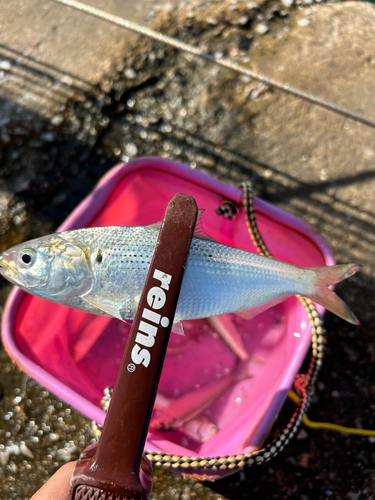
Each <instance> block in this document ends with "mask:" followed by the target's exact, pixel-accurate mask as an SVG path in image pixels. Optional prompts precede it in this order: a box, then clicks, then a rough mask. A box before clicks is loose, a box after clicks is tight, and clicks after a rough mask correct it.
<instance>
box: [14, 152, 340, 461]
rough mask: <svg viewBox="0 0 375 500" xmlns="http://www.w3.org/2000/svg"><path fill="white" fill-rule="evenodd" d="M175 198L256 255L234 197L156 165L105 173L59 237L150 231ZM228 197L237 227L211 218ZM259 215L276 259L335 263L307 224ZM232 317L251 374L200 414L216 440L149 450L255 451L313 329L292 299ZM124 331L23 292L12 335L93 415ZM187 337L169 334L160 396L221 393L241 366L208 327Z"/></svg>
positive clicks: (176, 441) (161, 437) (181, 439)
mask: <svg viewBox="0 0 375 500" xmlns="http://www.w3.org/2000/svg"><path fill="white" fill-rule="evenodd" d="M176 193H187V194H189V195H191V196H193V197H194V198H195V199H196V201H197V204H198V208H204V209H206V211H205V212H204V214H203V224H204V226H205V229H206V232H207V233H208V234H209V235H210V236H212V237H213V238H215V239H216V240H217V241H219V242H220V243H224V244H226V245H231V246H234V247H238V248H242V249H245V250H248V251H251V252H254V251H255V248H254V246H253V244H252V241H251V239H250V237H249V233H248V229H247V226H246V221H245V217H244V214H243V210H242V205H241V192H240V191H239V190H237V189H235V188H233V187H230V186H227V185H225V184H222V183H220V182H218V181H216V180H213V179H211V178H210V177H208V176H205V175H204V174H201V173H198V172H195V171H193V170H191V169H189V168H187V167H183V166H181V165H177V164H174V163H172V162H167V161H163V160H158V159H152V158H146V159H140V160H136V161H134V162H131V164H130V165H129V166H125V165H121V166H119V167H116V169H115V170H113V171H112V173H110V174H107V176H106V177H105V178H104V179H103V181H102V182H101V183H100V184H99V186H98V187H97V189H96V190H95V191H94V193H93V194H91V195H90V196H89V197H88V198H87V199H86V200H85V202H84V203H83V205H82V206H80V207H79V208H78V209H77V210H76V211H75V212H73V214H72V215H71V216H70V217H69V219H68V220H67V221H66V223H65V224H64V229H68V228H69V229H71V228H78V227H83V226H104V225H147V224H150V223H153V222H156V221H158V220H160V219H161V218H162V217H163V213H164V211H165V208H166V206H167V203H168V202H169V200H170V199H171V198H172V197H173V196H174V195H175V194H176ZM226 199H230V200H231V201H232V202H233V203H235V204H236V205H237V206H238V207H239V213H238V215H237V216H236V217H235V218H234V219H233V220H226V219H224V218H223V217H220V216H218V215H217V214H216V209H217V208H218V207H219V206H220V205H221V204H222V202H223V201H225V200H226ZM255 208H256V217H257V221H258V225H259V228H260V230H261V233H262V236H263V237H264V239H265V241H266V243H267V245H268V246H269V248H270V250H271V252H272V253H273V255H274V256H275V258H277V259H279V260H283V261H286V262H290V263H293V264H297V265H301V266H321V265H324V264H327V263H332V262H331V256H330V253H329V250H328V247H327V245H326V244H325V243H324V242H323V240H322V239H321V238H320V237H319V236H317V235H316V234H315V233H314V232H313V231H312V230H311V229H310V228H309V227H308V226H306V225H304V224H303V223H301V222H300V221H298V220H297V219H295V218H293V217H291V216H288V215H287V214H285V213H283V212H281V211H279V210H277V209H275V208H273V207H271V206H269V205H267V204H266V203H264V202H260V201H258V200H257V201H256V203H255ZM20 293H22V292H20ZM230 316H231V318H232V322H233V324H234V325H235V326H236V328H237V331H238V332H239V333H240V335H241V338H242V342H243V345H244V346H245V349H246V351H247V352H248V353H249V359H248V361H247V362H246V369H247V373H248V375H249V376H247V377H246V378H244V379H242V380H238V381H237V382H235V383H233V384H229V385H228V387H226V388H225V389H224V390H223V391H222V392H221V393H220V394H218V397H217V398H215V401H214V402H213V403H212V404H211V405H209V407H207V408H205V409H204V411H203V412H202V415H203V416H204V418H205V419H208V420H209V421H210V422H212V423H213V424H214V425H215V426H216V427H217V429H218V431H219V432H217V434H216V435H214V436H213V437H212V438H211V439H209V440H208V441H207V442H205V443H202V442H199V440H195V439H194V438H192V437H191V435H190V436H188V435H186V434H184V432H182V431H181V430H173V431H167V432H166V431H150V433H149V435H148V439H147V443H146V449H154V450H162V451H166V452H168V453H175V454H178V453H179V454H183V455H186V454H198V455H206V456H212V455H227V454H236V453H240V452H243V451H250V450H252V449H254V448H255V447H258V446H259V445H260V444H261V442H262V439H263V437H264V435H265V434H266V432H267V431H268V429H269V427H270V426H271V425H272V423H273V421H274V419H275V418H276V416H277V413H278V411H279V409H280V407H281V405H282V403H283V401H284V399H285V397H286V394H287V392H288V390H289V388H290V387H291V385H292V383H293V379H294V377H295V375H296V373H297V371H298V369H299V366H300V364H301V362H302V361H303V358H304V356H305V354H306V352H307V350H308V347H309V343H310V336H311V330H310V324H309V321H308V319H307V315H306V313H305V311H304V309H303V307H302V306H301V304H300V303H299V302H298V300H297V299H296V298H290V299H288V300H287V301H286V302H284V303H283V304H280V305H278V306H276V307H274V308H272V309H270V310H268V311H266V312H264V313H262V314H261V315H259V316H257V317H256V318H254V319H253V320H251V321H246V320H243V319H240V318H239V317H238V316H236V315H230ZM129 329H130V325H127V324H125V323H122V322H120V321H118V320H115V319H111V318H107V317H101V316H94V315H89V314H86V313H84V312H81V311H77V310H74V309H69V308H67V307H64V306H60V305H57V304H54V303H51V302H47V301H44V300H42V299H38V298H36V297H33V296H31V295H27V294H24V295H23V298H22V301H21V302H20V304H19V306H18V310H17V313H16V319H15V324H14V326H13V331H12V334H13V336H14V338H15V341H16V344H17V345H18V347H19V350H20V352H21V353H22V355H23V356H26V358H27V359H29V360H30V361H31V362H33V363H34V364H36V365H38V366H39V367H41V368H42V369H43V370H44V371H45V372H47V373H48V374H50V375H52V376H53V377H54V379H55V381H56V382H55V384H54V387H52V388H51V390H53V391H54V392H55V393H57V395H60V397H62V398H64V394H63V391H62V392H61V393H60V394H59V388H61V387H68V388H69V389H71V390H72V391H73V392H74V393H77V394H78V395H80V396H82V397H83V398H84V399H85V400H87V401H88V402H89V403H93V404H94V405H96V406H98V407H99V406H100V401H101V399H102V396H103V390H104V388H105V387H106V386H108V385H114V383H115V380H116V375H117V372H118V368H119V365H120V362H121V358H122V354H123V351H124V348H125V345H126V341H127V336H128V332H129ZM184 329H185V336H184V337H181V336H177V335H175V334H172V335H171V338H170V344H169V347H168V352H167V356H166V359H165V364H164V368H163V372H162V376H161V381H160V386H159V391H160V393H162V394H163V395H164V396H166V397H167V398H170V399H171V400H172V401H174V400H177V399H178V398H179V397H181V396H183V395H188V394H189V393H192V391H197V390H199V389H200V388H203V387H205V386H207V384H210V383H212V382H214V381H218V382H220V381H223V384H224V385H225V378H226V377H228V376H229V375H230V374H231V373H233V372H234V371H235V369H236V366H237V365H238V358H237V356H236V355H235V354H234V353H233V351H232V350H231V349H230V348H229V347H228V345H227V344H226V343H225V342H224V341H223V340H222V339H221V338H220V337H219V336H218V335H217V333H216V332H215V331H214V330H213V329H212V328H211V327H210V325H209V324H208V322H207V321H206V320H195V321H187V322H184ZM296 332H297V333H298V335H294V334H295V333H296ZM23 365H24V366H25V362H23ZM26 369H27V368H26ZM40 381H41V382H42V383H43V380H40ZM60 386H61V387H60ZM69 402H70V403H71V404H74V402H72V400H70V401H69Z"/></svg>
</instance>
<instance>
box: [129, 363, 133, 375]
mask: <svg viewBox="0 0 375 500" xmlns="http://www.w3.org/2000/svg"><path fill="white" fill-rule="evenodd" d="M134 371H135V364H134V363H129V364H128V372H130V373H133V372H134Z"/></svg>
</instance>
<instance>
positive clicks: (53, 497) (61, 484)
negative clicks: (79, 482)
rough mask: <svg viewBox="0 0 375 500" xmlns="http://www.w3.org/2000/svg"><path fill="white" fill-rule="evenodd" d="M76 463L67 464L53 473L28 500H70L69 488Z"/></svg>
mask: <svg viewBox="0 0 375 500" xmlns="http://www.w3.org/2000/svg"><path fill="white" fill-rule="evenodd" d="M75 466H76V462H69V463H67V464H65V465H63V466H62V467H60V469H59V470H58V471H57V472H55V474H54V475H53V476H52V477H51V478H50V479H48V481H47V482H46V483H45V484H44V485H43V486H42V487H41V488H40V490H38V491H37V492H36V493H35V494H34V495H33V496H32V497H31V498H30V500H70V499H69V496H68V494H69V486H70V479H71V477H72V474H73V471H74V467H75Z"/></svg>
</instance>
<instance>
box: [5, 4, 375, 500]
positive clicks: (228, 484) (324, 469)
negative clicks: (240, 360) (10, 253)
mask: <svg viewBox="0 0 375 500" xmlns="http://www.w3.org/2000/svg"><path fill="white" fill-rule="evenodd" d="M92 4H93V5H95V6H97V7H99V8H105V9H106V10H108V11H110V12H113V13H116V14H119V15H123V16H125V17H131V16H132V19H140V20H142V19H145V17H146V16H147V14H148V12H144V10H138V11H135V10H134V11H132V13H131V16H130V15H129V12H130V11H129V10H128V9H130V8H133V7H134V2H132V3H131V4H130V5H129V6H127V4H125V3H123V2H120V1H114V0H113V1H108V2H99V1H97V2H95V3H94V2H93V3H92ZM290 4H291V5H290ZM286 5H289V6H288V7H287V6H286ZM137 16H138V17H137ZM374 21H375V6H374V5H373V4H371V3H365V2H342V3H337V4H336V3H333V4H321V3H320V2H317V3H311V1H310V0H304V1H302V0H298V1H296V2H295V3H292V2H288V1H287V0H282V1H281V0H280V1H277V0H265V1H263V2H258V3H255V2H254V3H249V2H248V1H242V0H237V1H233V2H232V1H231V2H223V1H215V0H213V1H211V2H206V3H204V4H199V5H194V6H191V5H186V6H185V7H181V8H179V9H176V8H172V9H170V10H167V11H165V12H164V11H163V12H162V13H160V14H159V15H158V16H156V18H155V20H154V21H153V26H154V27H155V28H156V29H159V30H160V31H162V32H166V33H168V34H170V35H172V36H176V37H179V38H182V39H184V40H185V41H187V42H189V43H193V44H199V45H201V46H202V47H205V48H207V49H208V50H211V51H213V52H218V53H221V54H223V55H226V56H229V57H233V58H236V59H237V60H239V61H240V62H241V63H242V64H252V65H254V66H255V67H258V68H259V69H260V70H262V71H264V72H265V73H268V74H269V75H270V76H273V77H275V78H279V79H280V80H282V81H283V82H284V83H289V84H291V85H293V86H295V87H299V88H302V89H303V90H307V91H310V92H313V93H314V94H317V95H319V96H320V97H323V98H325V99H330V100H332V101H334V102H336V103H338V104H340V105H342V106H347V107H350V108H351V109H352V110H354V111H357V112H359V113H361V114H364V115H366V116H368V117H369V118H372V119H375V104H374V99H373V89H374V88H375V58H374V55H373V52H374V50H373V47H374V46H375V22H374ZM0 34H1V43H2V45H1V47H0V49H1V56H0V128H1V130H0V132H1V136H0V139H1V143H0V182H1V184H0V250H2V249H5V248H7V247H9V246H11V245H12V244H15V243H18V242H20V241H23V240H26V239H30V238H32V237H36V236H39V235H41V234H45V233H47V232H52V231H53V230H54V228H56V226H57V225H58V224H60V223H61V222H62V220H63V219H64V218H65V217H66V216H67V215H68V214H69V213H70V212H71V210H72V209H73V208H74V207H75V206H76V205H77V203H78V202H79V201H80V200H81V199H82V198H83V197H84V196H85V195H86V194H87V193H88V192H89V190H90V189H91V188H92V187H93V186H94V184H95V183H96V182H97V180H98V179H99V178H100V176H101V175H103V174H104V173H105V172H106V171H107V170H108V168H110V167H111V166H113V165H114V164H115V163H116V162H118V161H119V160H128V159H131V158H133V157H134V156H141V155H157V156H162V157H165V158H172V159H175V160H178V161H181V162H183V163H186V164H189V165H190V166H191V167H192V168H197V169H200V170H202V171H205V172H207V173H209V174H211V175H213V176H216V177H218V178H220V179H222V180H224V181H226V182H229V183H232V184H237V183H238V182H239V181H242V180H245V179H248V178H249V177H250V178H251V179H252V180H253V181H254V185H255V189H256V193H257V195H258V196H260V197H262V198H264V199H266V200H268V201H270V202H271V203H274V204H275V205H277V206H279V207H281V208H283V209H284V210H286V211H288V212H290V213H292V214H294V215H296V216H297V217H299V218H301V219H302V220H304V221H305V222H308V223H310V224H311V225H313V226H314V227H315V228H316V229H317V231H319V233H320V234H322V235H323V236H324V237H325V239H326V240H327V241H329V243H330V244H331V245H332V248H333V250H334V253H335V256H336V259H337V261H338V262H339V263H345V262H351V261H353V262H359V263H361V264H363V265H364V268H363V270H362V271H361V273H358V275H356V276H355V277H353V278H351V280H350V281H349V282H347V283H343V284H342V285H340V286H339V287H338V292H339V294H340V295H341V297H342V298H343V299H344V300H345V301H346V302H347V303H348V304H349V305H350V307H351V308H352V310H353V311H354V312H355V313H356V315H357V316H358V317H359V320H360V322H361V325H360V326H359V327H354V326H353V325H349V324H346V323H344V322H342V321H341V320H339V319H338V318H335V317H334V316H333V315H331V314H327V315H326V316H325V328H326V330H327V334H328V335H327V345H326V358H325V362H324V365H323V369H322V371H321V374H320V376H319V381H318V384H317V390H316V393H315V395H314V400H313V405H312V407H311V410H309V415H310V417H311V418H312V419H313V420H319V421H328V422H335V423H339V424H341V425H346V426H353V427H357V428H364V429H374V428H375V420H374V408H375V400H374V398H375V385H374V376H375V373H374V361H375V349H374V345H375V342H374V340H375V339H374V331H375V313H374V293H375V271H374V269H375V266H374V264H375V259H374V251H373V249H374V243H375V208H374V201H373V200H374V199H375V173H374V163H375V131H374V130H373V129H371V128H368V127H365V126H363V125H360V124H358V123H356V122H353V121H350V120H348V119H345V118H342V117H340V116H336V115H334V114H332V113H330V112H328V111H325V110H322V109H319V108H317V107H315V106H313V105H311V104H309V103H306V102H302V101H300V100H298V99H295V98H293V97H290V96H287V95H286V94H281V93H280V92H276V91H272V90H271V89H265V88H261V87H259V85H258V83H257V82H255V81H249V79H247V78H243V77H240V76H238V75H235V74H232V73H230V72H227V71H224V70H221V69H218V68H217V67H215V66H212V65H209V64H208V63H206V62H202V61H195V60H192V59H191V58H187V57H186V56H183V55H181V54H176V53H175V52H174V51H170V50H165V49H164V48H161V47H160V45H155V44H153V43H151V42H150V41H148V40H144V39H139V40H137V41H136V43H135V44H134V45H132V43H133V41H134V39H132V38H131V37H130V38H128V34H127V33H126V32H125V31H123V30H120V29H118V28H115V27H112V26H110V25H107V24H104V23H102V22H101V21H96V20H93V19H92V18H89V17H88V16H85V15H83V14H80V13H76V12H74V11H72V10H70V9H66V8H64V7H62V6H59V5H55V4H54V3H53V2H50V1H47V0H45V1H41V0H35V1H33V2H21V1H17V2H8V3H7V4H6V5H4V6H2V15H1V19H0ZM104 74H106V75H104ZM96 83H98V84H99V87H100V89H101V90H100V91H95V92H96V93H95V92H94V94H92V93H91V90H92V88H93V85H95V84H96ZM251 91H253V92H252V93H251V95H250V97H251V98H250V99H249V98H248V96H249V93H250V92H251ZM72 96H73V97H76V98H77V97H78V102H77V103H76V104H74V105H70V104H66V102H67V99H68V98H71V97H72ZM9 290H10V286H9V285H8V284H7V283H5V281H4V280H2V281H0V299H1V303H2V304H3V302H4V299H5V296H6V295H7V293H8V292H9ZM0 392H1V397H0V413H1V415H3V418H2V419H1V421H0V463H1V464H2V465H3V469H2V472H0V489H1V493H2V495H1V496H3V497H4V498H9V499H19V498H20V499H24V498H29V496H30V494H31V493H32V492H33V491H35V489H37V488H38V487H39V486H40V484H41V483H42V482H43V481H44V480H45V479H46V478H47V477H48V475H50V474H51V473H52V472H53V471H54V470H56V468H57V467H59V466H60V465H61V464H62V463H63V462H64V461H67V460H69V459H74V458H76V457H77V456H78V455H79V452H80V450H81V449H82V448H84V447H85V446H86V445H87V444H89V443H90V442H91V440H92V438H93V434H92V428H91V426H90V422H88V421H87V420H86V419H84V418H83V417H82V416H80V415H79V414H78V413H77V412H75V411H74V410H71V409H70V408H68V407H67V406H66V405H65V404H63V403H61V402H59V401H57V399H56V398H55V397H54V396H53V395H52V394H49V393H48V391H45V390H44V389H43V388H42V387H41V386H39V385H38V384H36V383H34V382H33V381H32V380H30V379H28V378H27V377H26V376H24V375H23V374H22V373H21V372H20V371H19V370H18V368H17V367H15V365H14V364H13V363H12V362H11V361H10V360H9V357H8V356H7V354H6V353H5V352H4V351H3V350H1V351H0ZM292 411H293V407H291V406H288V405H287V406H286V408H285V412H284V411H283V412H282V414H281V416H280V418H281V421H282V422H284V421H287V420H288V418H289V417H290V414H291V412H292ZM277 425H279V424H277ZM280 425H281V424H280ZM274 431H275V432H276V431H277V427H276V428H275V429H274ZM22 443H23V444H22ZM25 446H26V448H25ZM374 458H375V456H374V450H373V438H367V437H358V436H349V435H345V434H342V433H333V432H329V431H314V430H311V429H306V428H303V429H301V431H300V433H299V434H298V436H297V439H295V440H294V441H293V442H292V443H290V444H289V446H288V447H287V449H286V450H285V452H283V454H281V455H280V456H279V457H278V458H277V459H275V460H273V461H272V462H270V463H269V464H266V465H264V466H259V467H257V468H256V469H254V470H250V471H246V472H244V473H239V474H236V475H235V476H233V477H232V478H229V479H227V480H225V481H220V482H218V483H215V484H214V485H208V486H207V485H201V484H199V483H196V482H194V481H192V480H185V479H183V478H181V477H180V476H175V475H172V474H170V473H169V472H161V471H156V473H155V486H154V491H153V498H155V499H159V498H160V499H162V498H175V499H184V500H185V499H202V500H203V499H206V498H207V499H211V498H215V499H218V498H230V499H231V500H239V499H244V500H245V499H247V498H252V499H259V500H264V499H271V498H272V499H281V498H291V499H302V500H308V499H311V500H315V499H325V498H337V499H343V498H348V499H350V500H363V499H367V500H371V499H372V500H373V499H374V493H373V492H374V491H375V474H374V470H373V463H374Z"/></svg>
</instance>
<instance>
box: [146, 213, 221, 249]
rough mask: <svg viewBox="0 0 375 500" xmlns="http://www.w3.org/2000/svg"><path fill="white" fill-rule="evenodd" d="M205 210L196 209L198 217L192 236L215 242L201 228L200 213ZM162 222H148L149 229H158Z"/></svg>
mask: <svg viewBox="0 0 375 500" xmlns="http://www.w3.org/2000/svg"><path fill="white" fill-rule="evenodd" d="M203 212H205V210H204V209H200V210H198V217H197V222H196V223H195V228H194V234H193V238H198V239H200V240H206V241H214V242H215V243H217V241H216V240H215V239H214V238H212V237H211V236H209V235H208V234H207V233H206V231H205V230H204V229H203V223H202V214H203ZM162 224H163V221H162V220H159V221H158V222H155V223H154V224H150V225H149V226H147V227H149V228H150V229H155V230H157V231H160V229H161V226H162Z"/></svg>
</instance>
